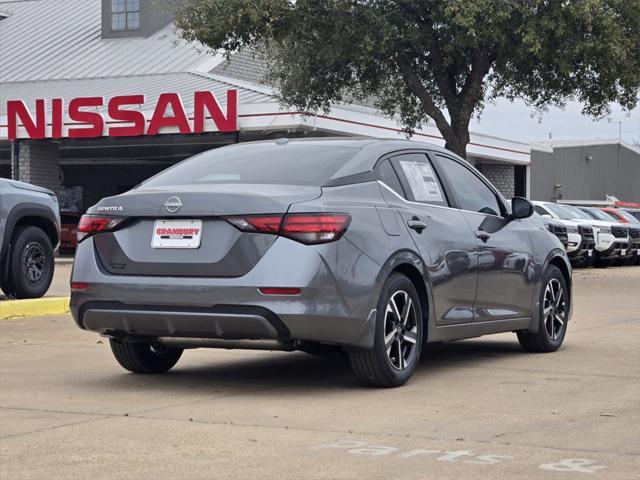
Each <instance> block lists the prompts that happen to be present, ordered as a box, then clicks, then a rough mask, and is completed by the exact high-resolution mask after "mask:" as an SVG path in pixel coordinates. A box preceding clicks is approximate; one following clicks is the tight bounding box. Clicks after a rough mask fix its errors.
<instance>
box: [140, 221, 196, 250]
mask: <svg viewBox="0 0 640 480" xmlns="http://www.w3.org/2000/svg"><path fill="white" fill-rule="evenodd" d="M201 239H202V220H156V221H155V223H154V224H153V236H152V238H151V247H153V248H198V247H199V246H200V240H201Z"/></svg>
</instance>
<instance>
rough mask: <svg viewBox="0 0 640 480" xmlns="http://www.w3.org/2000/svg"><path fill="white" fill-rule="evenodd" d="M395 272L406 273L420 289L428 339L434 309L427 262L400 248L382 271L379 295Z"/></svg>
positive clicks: (424, 328)
mask: <svg viewBox="0 0 640 480" xmlns="http://www.w3.org/2000/svg"><path fill="white" fill-rule="evenodd" d="M394 273H402V274H403V275H405V276H406V277H407V278H409V280H410V281H411V283H413V285H414V287H416V290H417V291H418V297H419V298H420V307H421V309H422V319H423V322H424V324H423V332H424V335H425V338H424V340H425V341H426V338H427V336H428V333H429V330H430V328H431V323H432V322H431V320H432V316H433V311H434V310H433V300H432V299H433V297H432V294H431V283H430V280H429V275H428V272H427V269H426V267H425V264H424V262H423V261H422V259H421V258H420V256H419V255H418V254H416V253H415V252H413V251H411V250H400V251H398V252H396V253H394V254H393V255H392V256H391V257H390V258H389V260H387V262H386V263H385V264H384V266H383V268H382V269H381V271H380V275H379V281H378V284H379V289H378V295H379V291H380V289H381V288H382V285H383V284H384V282H385V281H386V279H387V278H389V277H390V276H391V275H393V274H394Z"/></svg>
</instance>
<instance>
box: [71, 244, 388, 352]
mask: <svg viewBox="0 0 640 480" xmlns="http://www.w3.org/2000/svg"><path fill="white" fill-rule="evenodd" d="M353 248H354V247H353V246H352V245H351V244H350V243H349V242H346V241H345V242H343V241H338V242H335V243H333V244H327V245H322V246H318V247H313V248H309V247H307V246H304V245H301V244H298V243H296V242H293V241H291V240H288V239H284V238H278V240H277V241H276V242H274V244H273V246H272V247H271V248H270V249H269V251H268V252H267V254H265V255H264V257H263V258H262V259H261V260H260V261H259V262H258V264H256V266H255V267H254V268H253V269H252V270H251V271H250V272H249V273H247V274H246V275H244V276H242V277H237V278H203V277H162V276H131V275H112V274H109V273H107V272H105V271H104V270H103V269H102V268H101V267H100V265H99V263H98V262H97V259H96V256H95V253H94V249H93V245H92V243H91V239H87V240H86V241H84V242H82V243H81V244H80V245H79V246H78V249H77V251H76V261H75V263H74V270H73V273H72V281H73V282H86V283H89V288H88V289H87V290H83V291H73V292H72V294H71V313H72V315H73V317H74V319H75V321H76V323H77V324H78V326H79V327H80V328H83V329H86V330H91V331H95V332H98V333H100V334H104V335H107V336H112V337H116V338H118V337H127V336H138V337H146V338H157V337H191V338H218V339H229V340H231V339H279V340H291V341H295V340H306V341H316V342H323V343H331V344H338V345H346V346H353V347H359V348H370V347H371V346H372V345H373V334H374V328H373V316H372V309H373V308H375V303H376V301H375V299H376V298H377V291H378V289H379V286H378V285H376V278H377V275H378V272H379V268H380V267H379V265H377V264H376V263H374V262H373V261H371V260H368V259H366V258H363V257H362V256H360V261H359V262H358V264H357V265H356V266H354V267H353V268H354V269H355V270H357V272H354V274H355V275H357V278H358V282H353V279H352V278H351V279H349V278H342V277H341V275H340V272H346V273H348V274H352V271H351V270H349V269H344V268H342V269H341V268H337V267H335V266H334V267H332V266H331V262H330V261H328V260H327V258H329V259H331V258H336V259H338V258H358V256H357V255H356V254H355V253H356V252H353V251H348V250H349V249H353ZM336 249H337V251H336ZM260 287H296V288H300V289H301V291H302V293H301V294H300V295H295V296H280V295H273V296H271V295H262V294H261V293H260V292H259V290H258V288H260Z"/></svg>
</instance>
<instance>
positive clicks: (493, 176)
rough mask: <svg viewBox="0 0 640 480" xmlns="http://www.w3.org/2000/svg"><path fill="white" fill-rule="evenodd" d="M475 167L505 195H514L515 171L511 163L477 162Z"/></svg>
mask: <svg viewBox="0 0 640 480" xmlns="http://www.w3.org/2000/svg"><path fill="white" fill-rule="evenodd" d="M476 168H477V169H478V170H480V172H482V174H483V175H484V176H485V177H487V178H488V179H489V181H490V182H491V183H493V185H494V186H495V187H496V188H497V189H498V190H499V191H500V193H502V195H504V196H505V198H508V199H509V198H512V197H513V196H514V195H515V171H514V166H513V165H507V164H504V163H478V164H476Z"/></svg>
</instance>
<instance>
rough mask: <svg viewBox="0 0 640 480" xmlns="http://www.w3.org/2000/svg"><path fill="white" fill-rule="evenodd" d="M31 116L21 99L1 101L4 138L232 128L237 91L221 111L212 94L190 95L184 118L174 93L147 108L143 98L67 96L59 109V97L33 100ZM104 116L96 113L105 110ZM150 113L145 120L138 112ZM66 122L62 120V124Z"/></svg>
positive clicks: (229, 93)
mask: <svg viewBox="0 0 640 480" xmlns="http://www.w3.org/2000/svg"><path fill="white" fill-rule="evenodd" d="M34 103H35V105H33V107H34V113H32V112H31V111H30V110H29V106H27V105H26V104H25V103H24V102H23V101H22V100H9V101H7V128H8V138H9V140H14V139H16V138H32V139H43V138H65V137H68V138H96V137H103V136H109V137H137V136H140V135H157V134H158V133H162V132H161V130H163V129H169V130H170V131H172V132H175V131H177V132H179V133H181V134H190V133H202V132H205V131H206V132H210V131H219V132H235V131H237V130H238V118H237V117H238V92H237V90H227V102H226V112H225V111H223V110H222V108H221V107H220V104H219V103H218V100H217V99H216V97H215V95H214V94H213V93H212V92H207V91H204V92H195V93H194V94H193V116H192V117H189V116H188V115H187V112H186V110H185V108H184V105H183V103H182V98H180V95H179V94H177V93H163V94H161V95H160V96H159V97H158V100H157V101H156V102H155V104H153V105H147V104H146V103H145V96H144V95H121V96H117V97H113V98H111V99H109V100H108V101H107V100H105V98H104V97H79V98H73V99H71V100H70V101H69V103H68V105H65V101H64V100H63V99H61V98H54V99H51V100H49V101H48V103H49V106H50V111H51V113H50V115H49V118H47V114H46V111H47V108H46V107H47V100H44V99H38V100H36V101H35V102H34ZM104 107H106V113H107V116H105V115H104V114H103V113H101V112H99V111H98V109H101V108H102V109H103V111H104V110H105V109H104ZM145 110H147V111H149V112H152V114H151V116H150V117H149V119H147V116H145V114H144V113H143V111H145ZM67 119H68V121H67Z"/></svg>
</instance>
